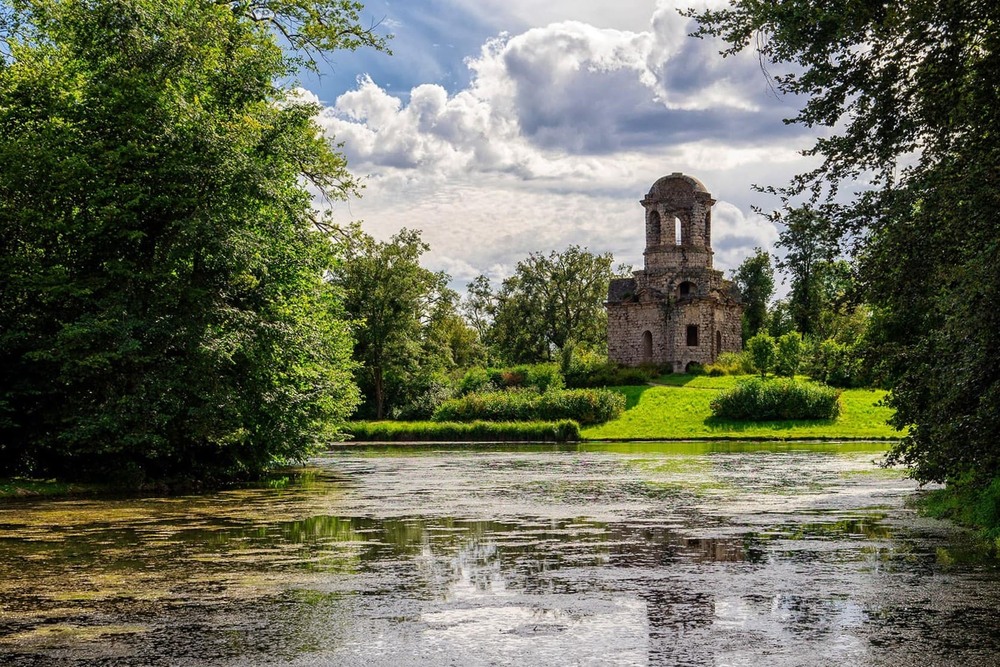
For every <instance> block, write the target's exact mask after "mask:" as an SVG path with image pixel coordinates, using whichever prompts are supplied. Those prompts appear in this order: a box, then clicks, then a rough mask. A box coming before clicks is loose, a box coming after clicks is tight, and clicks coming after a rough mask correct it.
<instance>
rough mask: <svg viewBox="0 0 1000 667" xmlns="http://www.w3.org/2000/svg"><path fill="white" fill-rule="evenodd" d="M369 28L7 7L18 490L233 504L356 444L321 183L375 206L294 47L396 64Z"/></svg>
mask: <svg viewBox="0 0 1000 667" xmlns="http://www.w3.org/2000/svg"><path fill="white" fill-rule="evenodd" d="M359 7H360V6H359V5H356V4H354V3H344V2H325V1H320V0H316V1H315V2H310V1H308V0H290V1H287V2H284V1H283V2H280V3H272V2H268V1H267V0H265V1H264V2H261V3H258V4H256V5H254V9H250V8H249V5H247V4H245V3H243V4H241V3H216V2H193V1H189V0H157V1H155V2H154V1H153V0H106V1H102V2H96V3H95V2H82V1H80V0H52V1H49V0H23V1H18V2H17V3H16V4H15V3H11V2H3V3H2V4H0V17H2V20H0V230H2V235H3V237H2V242H0V275H3V280H2V281H0V282H2V286H0V471H2V472H4V473H9V472H13V473H31V474H36V475H53V476H61V477H64V478H81V477H109V476H120V477H124V478H128V479H129V480H131V481H141V480H143V479H148V478H155V479H177V478H184V480H185V481H202V482H206V481H208V482H211V481H215V480H219V479H223V478H233V477H245V476H251V475H256V474H258V473H259V472H260V471H261V470H262V469H263V468H266V467H268V466H270V465H273V464H276V463H280V462H285V461H292V460H301V459H302V458H303V457H305V456H307V455H308V454H309V453H310V452H312V451H313V450H314V448H315V447H316V446H318V445H319V444H321V443H325V442H327V441H328V440H329V439H330V438H333V437H336V429H337V427H338V425H339V424H340V423H342V422H343V420H344V419H345V418H346V416H347V415H348V414H349V413H350V411H351V410H352V409H353V407H354V405H355V404H356V402H357V390H356V388H355V387H354V386H353V383H352V381H351V370H352V363H351V361H350V338H349V335H350V332H349V330H348V326H347V324H346V322H345V319H344V315H343V311H342V308H341V300H340V294H339V293H338V292H337V291H336V290H335V289H334V288H333V286H331V285H330V284H328V283H327V282H325V281H324V280H323V275H324V273H325V272H326V271H328V270H329V269H330V268H331V267H332V266H333V265H334V263H335V261H336V258H335V257H334V255H333V254H332V252H331V248H330V244H329V242H328V239H327V237H326V235H325V234H323V233H321V232H320V231H319V230H318V228H317V225H322V224H323V223H322V221H321V220H320V219H318V217H317V215H316V212H315V211H314V210H313V208H312V206H311V202H312V194H311V192H310V190H309V189H308V188H307V187H306V183H309V184H310V185H311V186H312V187H314V188H315V189H318V190H320V191H322V192H325V193H326V194H327V195H328V196H329V197H331V198H334V199H336V198H342V197H343V196H346V195H347V194H349V193H351V192H353V191H354V190H355V182H354V179H353V178H352V176H351V175H350V173H349V172H348V171H347V168H346V164H345V161H344V159H343V157H342V156H341V155H340V154H338V153H336V152H335V151H334V150H333V149H332V148H331V146H330V144H329V142H328V141H327V140H326V139H325V138H324V136H323V134H322V131H321V130H320V128H319V127H318V126H317V125H316V124H315V122H314V121H313V116H314V114H315V113H316V112H317V108H316V107H315V106H312V105H309V104H304V103H302V102H300V101H297V99H296V98H294V97H290V96H289V91H288V90H287V89H286V88H282V87H281V86H280V85H278V84H277V83H276V82H281V81H289V80H291V79H293V78H294V76H295V73H296V70H297V68H298V67H299V65H301V64H302V63H301V61H300V60H298V58H299V55H298V54H296V53H295V52H294V51H292V50H289V51H285V50H283V49H282V47H281V46H280V45H279V44H278V41H277V39H276V37H275V33H274V32H273V30H272V28H273V27H275V26H298V28H301V30H302V31H303V35H306V34H307V35H308V39H309V40H310V41H311V44H312V45H313V46H314V47H315V48H317V49H328V48H340V47H346V48H354V47H357V46H361V45H369V46H375V47H378V46H380V44H381V39H380V38H378V37H376V36H374V35H372V34H371V33H369V32H368V31H366V30H364V29H362V28H361V27H360V26H359V25H358V23H357V9H358V8H359ZM257 12H264V13H266V14H267V16H268V18H267V20H261V17H260V16H257V15H256V14H255V13H257ZM301 45H302V46H306V45H304V44H301Z"/></svg>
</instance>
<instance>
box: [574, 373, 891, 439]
mask: <svg viewBox="0 0 1000 667" xmlns="http://www.w3.org/2000/svg"><path fill="white" fill-rule="evenodd" d="M738 379H739V378H738V377H733V376H720V377H708V376H704V375H701V376H691V375H665V376H663V377H661V378H658V379H657V380H656V386H641V387H640V386H636V387H615V389H616V390H617V391H621V392H622V393H624V394H625V397H626V400H627V403H626V408H625V413H624V414H623V415H622V416H621V417H620V418H618V419H616V420H614V421H610V422H607V423H605V424H599V425H596V426H589V427H586V428H584V429H582V430H581V434H582V435H583V437H584V439H586V440H604V439H611V440H619V439H620V440H626V439H627V440H632V439H636V440H641V439H645V440H686V439H691V438H745V439H788V440H792V439H795V440H801V439H806V440H810V439H865V440H877V439H896V438H899V437H901V435H902V434H901V433H900V432H899V431H896V430H895V429H893V428H892V427H890V426H889V425H887V424H886V423H885V422H886V420H887V419H888V418H889V417H890V416H891V415H892V410H890V409H889V408H886V407H881V406H877V405H876V403H878V402H879V401H880V400H881V399H882V397H883V396H885V392H884V391H881V390H869V389H845V390H844V392H843V394H841V396H840V401H841V405H842V408H843V409H842V410H841V413H840V416H839V417H838V418H837V419H835V420H830V419H824V420H811V421H774V422H742V421H731V420H721V419H716V418H714V417H712V411H711V409H710V408H709V403H710V402H711V400H712V397H713V396H715V395H716V393H718V392H719V391H720V390H722V389H728V388H729V387H732V386H733V385H735V384H736V381H737V380H738Z"/></svg>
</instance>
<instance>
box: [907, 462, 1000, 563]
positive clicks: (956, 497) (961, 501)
mask: <svg viewBox="0 0 1000 667" xmlns="http://www.w3.org/2000/svg"><path fill="white" fill-rule="evenodd" d="M922 509H923V510H924V512H926V513H927V514H929V515H930V516H933V517H937V518H940V519H950V520H952V521H955V522H957V523H960V524H962V525H963V526H968V527H970V528H974V529H975V530H976V531H977V532H978V533H979V535H980V537H982V538H984V539H986V540H988V541H989V542H991V543H992V546H993V548H994V549H995V550H997V551H1000V478H993V479H992V480H989V481H983V480H979V479H976V477H975V476H974V475H967V476H965V477H964V478H961V479H957V480H954V481H952V482H950V483H949V484H948V486H947V487H945V488H943V489H938V490H935V491H931V492H930V493H929V494H928V495H927V496H926V497H925V498H924V500H923V503H922Z"/></svg>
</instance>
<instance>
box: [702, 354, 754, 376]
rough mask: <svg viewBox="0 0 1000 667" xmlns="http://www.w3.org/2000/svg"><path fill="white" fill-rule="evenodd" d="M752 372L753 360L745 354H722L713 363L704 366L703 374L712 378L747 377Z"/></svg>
mask: <svg viewBox="0 0 1000 667" xmlns="http://www.w3.org/2000/svg"><path fill="white" fill-rule="evenodd" d="M754 370H755V369H754V366H753V360H751V359H750V355H749V354H747V353H746V352H723V353H722V354H720V355H719V356H718V357H716V359H715V363H711V364H709V365H708V366H705V372H706V373H708V374H709V375H712V376H719V375H749V374H750V373H753V372H754Z"/></svg>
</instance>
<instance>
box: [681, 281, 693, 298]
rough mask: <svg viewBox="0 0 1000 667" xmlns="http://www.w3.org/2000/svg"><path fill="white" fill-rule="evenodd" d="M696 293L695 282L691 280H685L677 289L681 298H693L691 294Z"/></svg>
mask: <svg viewBox="0 0 1000 667" xmlns="http://www.w3.org/2000/svg"><path fill="white" fill-rule="evenodd" d="M694 291H695V285H694V283H693V282H691V281H689V280H685V281H684V282H682V283H681V284H680V286H679V287H678V288H677V293H678V295H679V296H691V294H692V293H694Z"/></svg>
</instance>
